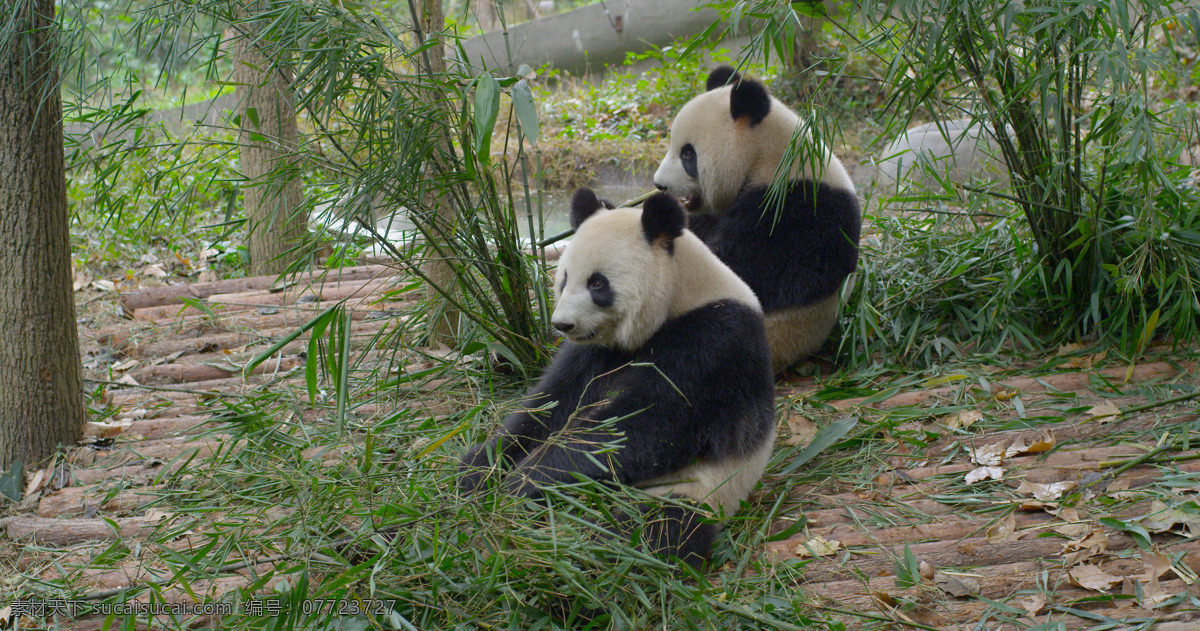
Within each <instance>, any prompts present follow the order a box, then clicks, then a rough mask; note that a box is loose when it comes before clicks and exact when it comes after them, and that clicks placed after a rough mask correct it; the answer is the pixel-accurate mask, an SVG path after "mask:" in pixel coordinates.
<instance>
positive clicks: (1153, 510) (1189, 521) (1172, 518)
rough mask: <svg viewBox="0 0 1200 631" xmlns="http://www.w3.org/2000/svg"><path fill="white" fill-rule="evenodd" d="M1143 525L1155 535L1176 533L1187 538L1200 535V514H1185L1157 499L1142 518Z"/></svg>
mask: <svg viewBox="0 0 1200 631" xmlns="http://www.w3.org/2000/svg"><path fill="white" fill-rule="evenodd" d="M1141 524H1142V526H1144V527H1145V528H1146V530H1148V531H1150V532H1153V533H1159V532H1175V533H1176V534H1180V535H1184V536H1187V537H1195V536H1196V535H1200V514H1196V513H1189V512H1185V511H1183V510H1180V509H1179V508H1178V507H1172V506H1168V505H1167V504H1166V502H1163V501H1162V500H1157V499H1156V500H1154V501H1153V502H1151V503H1150V511H1149V512H1148V513H1146V516H1145V517H1142V519H1141ZM1177 529H1178V530H1177ZM1185 530H1186V534H1185V533H1184V531H1185Z"/></svg>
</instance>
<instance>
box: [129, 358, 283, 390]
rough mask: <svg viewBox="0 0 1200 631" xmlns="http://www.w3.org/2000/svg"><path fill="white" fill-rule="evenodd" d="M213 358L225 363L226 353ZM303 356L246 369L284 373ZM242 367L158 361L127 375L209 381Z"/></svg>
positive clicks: (141, 379) (156, 380)
mask: <svg viewBox="0 0 1200 631" xmlns="http://www.w3.org/2000/svg"><path fill="white" fill-rule="evenodd" d="M213 361H214V362H217V361H220V362H222V363H225V364H229V358H228V356H223V357H216V356H214V357H213ZM303 365H304V359H302V358H300V357H296V356H292V357H280V358H278V359H272V360H270V361H266V362H263V363H262V364H259V365H258V366H256V367H255V368H254V370H252V371H250V374H254V375H258V374H274V373H284V372H287V371H289V370H291V369H292V368H295V367H297V366H303ZM241 373H242V370H241V369H240V368H238V367H237V366H232V365H230V366H229V367H228V368H226V367H223V366H219V365H215V364H213V363H187V364H160V365H158V366H144V367H142V368H137V369H134V370H133V371H131V372H130V373H129V374H130V375H131V376H132V377H133V378H134V379H135V380H137V382H138V383H141V384H149V385H154V384H169V383H191V382H197V381H212V380H214V379H228V378H230V377H235V376H238V375H240V374H241Z"/></svg>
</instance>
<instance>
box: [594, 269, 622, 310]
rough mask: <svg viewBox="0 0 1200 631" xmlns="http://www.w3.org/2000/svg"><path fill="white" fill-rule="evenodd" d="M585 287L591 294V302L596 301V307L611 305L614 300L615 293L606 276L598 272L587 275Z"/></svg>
mask: <svg viewBox="0 0 1200 631" xmlns="http://www.w3.org/2000/svg"><path fill="white" fill-rule="evenodd" d="M587 288H588V293H589V294H591V295H592V302H594V303H596V306H597V307H611V306H612V305H613V301H614V300H616V295H615V294H614V293H613V290H612V287H611V286H610V285H609V284H608V277H607V276H605V275H604V274H601V273H600V272H596V273H594V274H592V275H591V276H588V282H587Z"/></svg>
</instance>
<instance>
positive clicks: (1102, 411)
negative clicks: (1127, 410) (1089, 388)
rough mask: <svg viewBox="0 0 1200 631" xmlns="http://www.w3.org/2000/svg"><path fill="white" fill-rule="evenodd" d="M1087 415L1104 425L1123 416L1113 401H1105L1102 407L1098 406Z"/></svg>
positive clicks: (1089, 410)
mask: <svg viewBox="0 0 1200 631" xmlns="http://www.w3.org/2000/svg"><path fill="white" fill-rule="evenodd" d="M1087 414H1088V416H1091V417H1092V419H1093V420H1096V421H1100V422H1102V423H1103V422H1107V421H1112V420H1116V418H1117V417H1118V416H1120V415H1121V410H1120V409H1119V408H1117V406H1116V405H1114V404H1113V402H1112V401H1105V402H1104V403H1101V404H1100V405H1096V406H1093V407H1092V408H1090V409H1088V411H1087Z"/></svg>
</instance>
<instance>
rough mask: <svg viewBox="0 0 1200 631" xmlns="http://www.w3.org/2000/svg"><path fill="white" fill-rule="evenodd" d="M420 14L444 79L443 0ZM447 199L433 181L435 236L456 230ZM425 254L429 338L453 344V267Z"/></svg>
mask: <svg viewBox="0 0 1200 631" xmlns="http://www.w3.org/2000/svg"><path fill="white" fill-rule="evenodd" d="M421 14H422V15H421V30H422V31H424V32H425V35H426V36H427V37H428V38H430V39H432V40H434V41H436V42H437V44H436V45H435V46H432V47H430V49H429V56H428V59H429V65H430V68H429V70H430V75H432V76H431V78H432V79H433V80H434V81H441V80H442V77H443V76H444V75H445V73H446V50H445V47H444V46H443V45H442V32H443V31H445V30H446V19H445V16H444V15H443V14H442V2H441V0H423V1H422V3H421ZM442 106H443V108H444V107H445V104H444V103H443V104H442ZM449 118H450V113H449V112H448V111H447V112H445V117H444V119H445V120H449ZM446 145H447V143H446V142H442V140H441V139H439V140H438V149H437V150H436V151H435V152H434V153H435V158H434V164H433V165H431V169H430V173H431V174H432V175H435V176H436V175H438V174H440V173H439V172H440V171H441V167H440V166H439V164H438V162H439V161H438V159H437V157H436V154H437V153H438V152H439V151H440V152H442V153H443V154H446V155H449V153H450V152H453V151H454V148H453V147H450V146H446ZM446 198H447V196H446V195H443V194H441V193H440V191H439V190H438V186H437V184H436V183H434V182H431V183H430V186H429V189H428V192H427V193H426V194H425V201H424V204H423V205H424V206H425V207H426V208H429V209H435V213H436V214H435V216H434V217H432V218H431V219H432V220H431V221H430V222H429V228H430V232H431V233H432V235H433V238H435V239H436V238H438V237H439V235H446V236H449V235H451V234H453V232H454V225H455V217H454V207H453V206H451V204H450V203H449V202H448V201H447V200H446ZM426 257H427V258H426V259H425V261H424V263H423V264H422V266H421V272H422V273H424V274H425V277H426V278H428V279H429V285H428V286H427V287H426V289H425V300H426V303H427V304H428V305H429V341H430V342H431V343H442V344H446V345H452V344H453V343H454V339H455V337H456V335H457V333H458V327H459V321H460V318H461V314H460V313H459V312H458V310H457V309H456V308H455V307H454V305H452V304H451V303H450V301H448V300H446V299H445V297H444V296H443V295H442V292H446V293H450V294H453V293H454V290H455V272H454V267H453V266H452V265H451V264H450V263H449V262H448V261H446V260H444V259H442V258H441V257H440V256H438V253H437V251H436V250H435V249H434V248H433V247H430V248H426Z"/></svg>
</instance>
